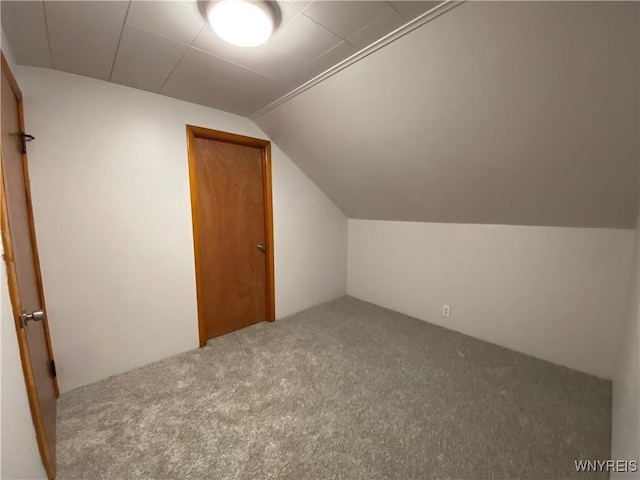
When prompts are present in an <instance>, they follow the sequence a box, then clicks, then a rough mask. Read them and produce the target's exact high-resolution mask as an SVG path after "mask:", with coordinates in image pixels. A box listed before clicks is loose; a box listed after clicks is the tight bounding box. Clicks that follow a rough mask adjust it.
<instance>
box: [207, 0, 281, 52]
mask: <svg viewBox="0 0 640 480" xmlns="http://www.w3.org/2000/svg"><path fill="white" fill-rule="evenodd" d="M207 18H208V20H209V24H210V25H211V28H213V31H214V32H215V33H216V34H217V35H218V36H219V37H220V38H222V39H223V40H225V41H227V42H229V43H232V44H234V45H239V46H241V47H257V46H258V45H262V44H263V43H264V42H266V41H267V40H268V39H269V37H270V36H271V33H272V32H273V28H274V18H273V12H272V11H271V9H270V8H269V7H268V5H267V4H266V3H265V2H264V1H250V0H218V1H214V2H211V3H210V4H209V8H208V10H207Z"/></svg>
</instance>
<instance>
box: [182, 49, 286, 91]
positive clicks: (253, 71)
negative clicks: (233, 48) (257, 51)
mask: <svg viewBox="0 0 640 480" xmlns="http://www.w3.org/2000/svg"><path fill="white" fill-rule="evenodd" d="M189 48H193V49H194V50H197V51H199V52H201V53H204V54H205V55H208V56H210V57H213V58H215V59H217V60H220V61H222V62H225V63H228V64H229V65H233V66H235V67H238V68H242V69H243V70H247V71H249V72H251V73H255V74H256V75H260V76H261V77H265V78H268V79H269V80H273V81H275V82H277V83H280V82H279V81H278V79H277V78H274V77H272V76H270V75H266V74H264V73H261V72H258V71H257V70H254V69H253V68H251V67H248V66H246V65H243V64H242V63H238V62H236V61H233V60H230V59H229V58H224V57H221V56H218V55H216V54H214V53H211V52H207V51H206V50H202V49H201V48H198V47H194V46H193V45H191V47H189Z"/></svg>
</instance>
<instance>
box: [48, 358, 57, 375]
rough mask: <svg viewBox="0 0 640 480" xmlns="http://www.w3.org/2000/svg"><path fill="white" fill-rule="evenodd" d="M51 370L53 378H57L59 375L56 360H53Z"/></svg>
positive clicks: (50, 365)
mask: <svg viewBox="0 0 640 480" xmlns="http://www.w3.org/2000/svg"><path fill="white" fill-rule="evenodd" d="M49 368H50V370H51V376H52V377H57V376H58V375H57V374H56V361H55V360H51V362H50V363H49Z"/></svg>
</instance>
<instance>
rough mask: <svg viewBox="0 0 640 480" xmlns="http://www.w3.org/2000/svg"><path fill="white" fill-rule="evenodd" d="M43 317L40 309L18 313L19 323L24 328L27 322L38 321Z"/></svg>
mask: <svg viewBox="0 0 640 480" xmlns="http://www.w3.org/2000/svg"><path fill="white" fill-rule="evenodd" d="M43 318H44V312H43V311H42V310H38V311H37V312H33V313H26V312H25V313H23V314H22V315H20V323H21V324H22V328H25V327H26V326H27V323H29V322H31V321H34V322H39V321H40V320H42V319H43Z"/></svg>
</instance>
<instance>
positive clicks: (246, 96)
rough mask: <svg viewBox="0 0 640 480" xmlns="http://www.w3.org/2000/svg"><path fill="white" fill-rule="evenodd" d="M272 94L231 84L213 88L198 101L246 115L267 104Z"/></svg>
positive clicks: (208, 105)
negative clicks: (242, 88) (251, 90)
mask: <svg viewBox="0 0 640 480" xmlns="http://www.w3.org/2000/svg"><path fill="white" fill-rule="evenodd" d="M272 97H273V96H272V95H269V94H267V93H253V94H252V93H247V92H245V91H243V90H240V89H238V88H235V87H232V86H224V87H219V88H214V89H212V90H210V91H209V92H207V94H206V95H205V96H204V97H203V98H202V99H200V101H199V102H198V103H200V104H201V105H205V106H207V107H211V108H216V109H218V110H224V111H225V112H231V113H235V114H237V115H244V116H248V115H251V114H252V113H254V112H256V111H258V110H260V108H262V107H263V106H265V105H268V104H269V103H271V102H272V101H273V100H275V98H273V100H271V98H272Z"/></svg>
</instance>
